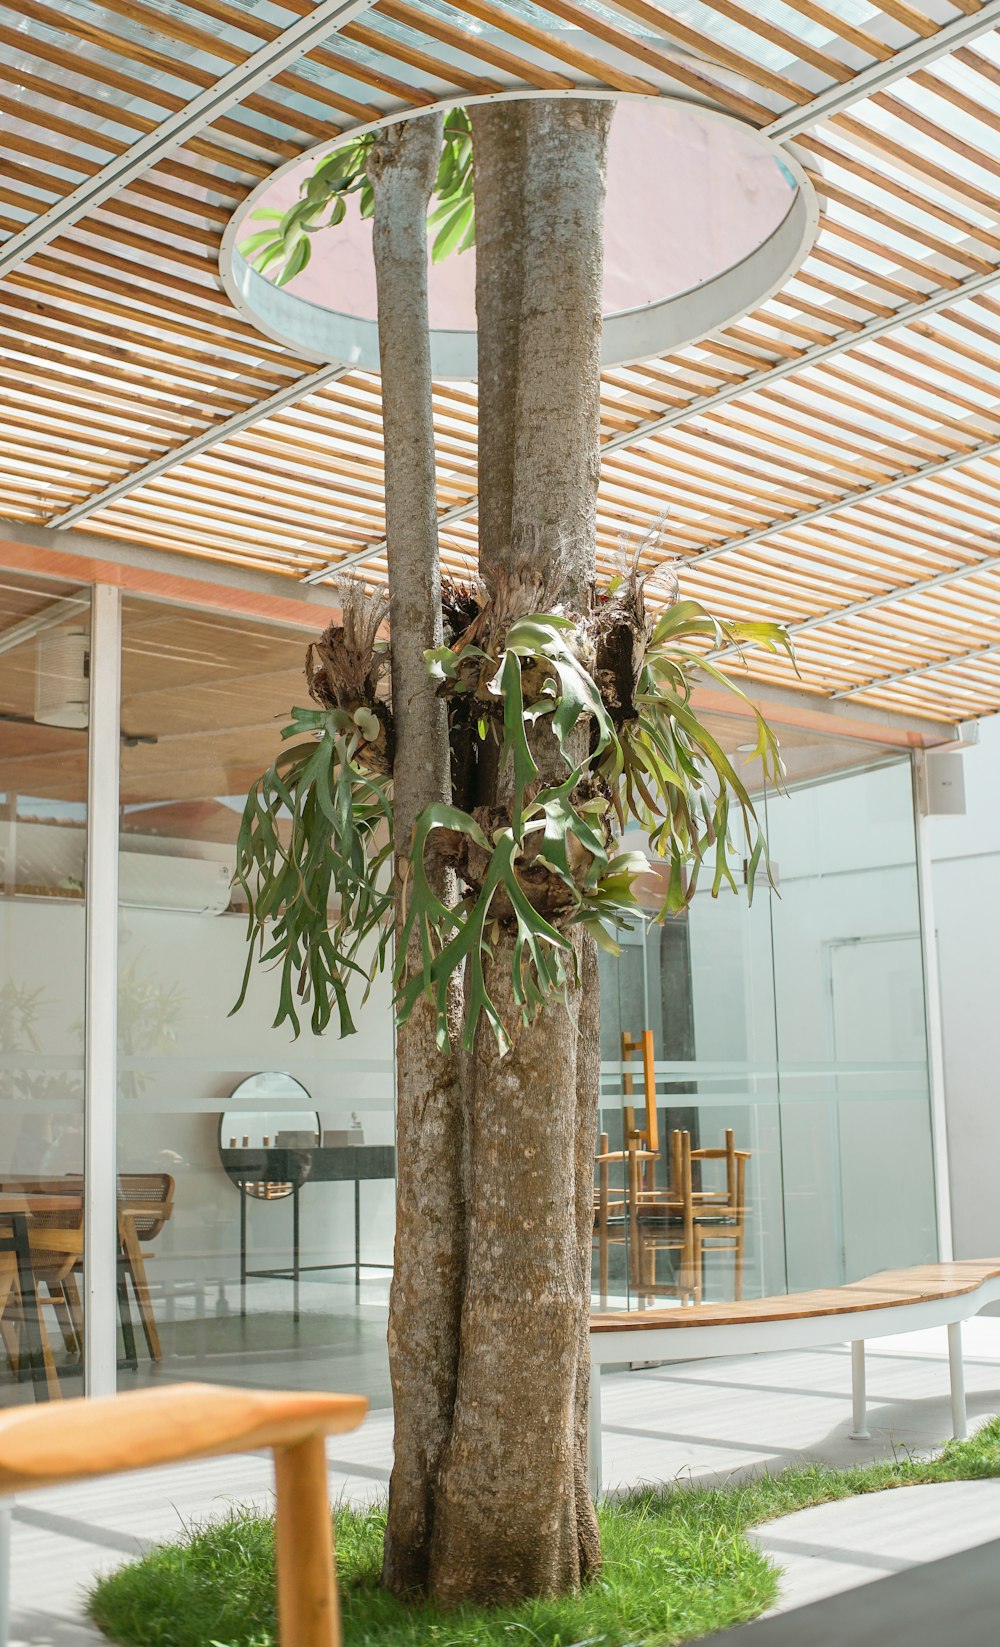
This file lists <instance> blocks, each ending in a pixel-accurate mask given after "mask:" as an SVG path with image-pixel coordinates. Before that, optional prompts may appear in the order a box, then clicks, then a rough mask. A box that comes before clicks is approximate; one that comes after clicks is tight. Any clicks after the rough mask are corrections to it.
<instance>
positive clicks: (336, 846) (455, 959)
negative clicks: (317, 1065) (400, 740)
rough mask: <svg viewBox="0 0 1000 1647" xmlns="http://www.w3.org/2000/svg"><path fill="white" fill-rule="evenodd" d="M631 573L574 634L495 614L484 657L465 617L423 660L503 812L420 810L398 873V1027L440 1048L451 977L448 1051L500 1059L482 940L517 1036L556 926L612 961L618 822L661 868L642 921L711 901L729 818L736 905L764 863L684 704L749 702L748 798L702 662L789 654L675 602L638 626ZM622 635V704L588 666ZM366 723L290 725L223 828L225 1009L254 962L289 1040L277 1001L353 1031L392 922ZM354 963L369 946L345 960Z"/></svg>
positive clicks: (555, 989) (353, 718) (566, 938)
mask: <svg viewBox="0 0 1000 1647" xmlns="http://www.w3.org/2000/svg"><path fill="white" fill-rule="evenodd" d="M648 541H649V539H648V538H646V539H643V540H642V543H641V545H640V547H642V546H644V545H645V544H646V543H648ZM638 558H639V557H638V552H636V554H635V555H634V556H633V558H632V563H631V566H630V567H627V568H626V570H625V573H624V574H623V576H622V577H621V578H619V579H617V580H615V582H614V583H613V585H612V586H611V587H610V588H609V590H608V591H606V592H605V594H604V599H603V602H600V601H599V603H598V606H597V608H596V610H595V613H594V614H592V615H591V616H589V617H587V618H574V617H571V616H569V615H567V614H565V613H561V612H554V613H553V612H547V613H546V612H541V613H534V614H532V615H530V616H527V617H522V618H519V619H517V620H516V621H514V622H511V623H509V624H507V620H506V616H504V617H502V618H501V619H500V620H499V625H498V626H499V627H500V628H501V629H504V628H505V632H504V633H503V635H502V640H501V641H500V643H499V644H496V643H494V644H491V625H490V621H489V619H490V608H489V603H488V602H486V603H485V605H484V606H483V607H482V608H481V609H480V610H479V612H478V614H477V615H476V617H475V618H474V621H473V623H472V624H471V625H470V628H469V630H468V631H467V636H468V637H469V638H463V637H458V638H457V639H456V640H455V641H454V644H453V645H451V646H441V647H438V648H436V649H435V650H434V651H432V652H428V653H427V654H426V657H427V668H428V676H429V678H430V680H431V681H432V682H434V683H435V685H436V689H437V691H438V692H439V693H440V694H442V695H443V696H445V697H446V698H448V699H450V700H452V703H453V705H454V709H455V711H456V714H457V712H458V711H459V707H460V706H461V715H462V724H463V726H464V727H465V728H466V731H467V735H469V736H471V737H473V738H474V739H477V740H478V741H479V743H480V744H483V743H485V742H486V741H487V740H491V739H492V740H495V741H496V743H497V744H499V757H498V759H499V768H500V783H501V791H500V792H501V793H503V795H504V796H505V800H504V804H503V806H502V807H493V808H486V807H474V808H473V809H472V810H465V809H463V808H462V807H460V806H457V805H453V806H445V805H441V804H438V805H435V806H432V807H428V808H426V809H425V810H424V811H423V812H422V813H421V814H420V816H419V817H418V819H417V822H416V825H415V828H414V833H413V839H412V841H411V842H410V843H409V853H408V856H407V857H405V858H403V857H402V855H401V864H402V874H403V880H402V905H401V907H402V913H401V924H400V930H399V934H398V939H397V942H396V962H395V968H394V981H395V986H396V1011H397V1016H398V1019H399V1021H400V1022H403V1021H405V1019H406V1018H407V1016H408V1015H409V1013H410V1012H411V1011H412V1010H413V1007H414V1005H415V1004H416V1002H417V1001H418V1000H419V999H420V998H421V996H426V997H427V998H428V999H429V1000H430V1001H431V1002H432V1003H433V1004H434V1007H435V1012H436V1019H437V1033H438V1039H439V1042H440V1043H441V1044H442V1046H443V1045H446V1044H447V1040H448V1028H447V1020H446V1013H445V1004H446V994H447V986H448V982H449V980H450V978H451V977H452V976H453V975H454V974H455V973H456V972H461V973H462V974H463V976H464V980H465V1003H466V1005H465V1018H464V1029H463V1036H462V1044H463V1046H465V1047H467V1048H468V1047H471V1045H472V1043H473V1040H474V1038H475V1035H476V1032H477V1028H478V1026H479V1023H480V1020H481V1019H485V1021H486V1023H487V1024H488V1026H489V1028H490V1029H491V1031H492V1033H493V1034H494V1035H495V1036H496V1038H497V1041H498V1043H499V1044H500V1046H501V1048H503V1047H504V1046H505V1045H506V1043H507V1036H508V1032H509V1027H510V1026H506V1025H504V1023H503V1021H502V1018H501V1015H500V1012H499V1010H498V1008H497V1006H496V1004H495V1002H494V1001H493V1000H492V999H491V998H490V995H489V991H488V987H487V982H486V970H485V960H486V958H487V957H488V956H489V954H490V953H491V945H492V944H493V943H494V942H495V939H496V936H497V935H498V933H499V931H500V929H501V927H503V928H505V929H506V930H507V931H508V932H510V933H511V935H512V938H513V959H512V973H513V976H512V986H513V995H514V999H515V1001H516V1003H517V1005H518V1008H519V1010H520V1012H521V1015H522V1017H523V1019H524V1020H525V1021H530V1019H531V1018H533V1017H534V1015H535V1014H536V1013H537V1011H538V1010H539V1008H540V1006H541V1005H542V1003H543V1002H544V1001H546V1000H547V999H549V998H552V997H554V996H558V995H559V994H560V993H565V991H566V989H567V987H568V985H569V984H570V982H571V981H572V980H573V978H574V977H575V971H576V964H577V963H576V957H577V950H576V948H575V946H574V943H573V928H574V927H582V928H583V929H584V930H585V931H587V932H589V933H590V934H591V935H592V936H593V937H594V938H595V939H596V940H597V942H599V943H600V944H601V945H602V946H603V947H604V948H605V949H608V950H610V951H611V952H612V953H617V952H618V946H617V943H616V936H615V935H616V932H617V931H618V930H619V929H620V928H621V926H622V925H623V924H627V923H628V922H630V921H635V920H643V919H647V918H649V916H648V911H647V909H646V908H645V907H644V906H643V904H642V903H641V902H640V898H639V895H638V889H637V885H636V883H637V882H638V881H639V880H640V878H641V877H642V876H643V875H644V874H646V873H648V868H649V866H648V863H647V860H646V858H645V857H644V856H643V855H642V854H639V853H628V852H621V851H618V850H616V846H615V843H616V838H617V837H618V836H619V835H620V833H621V832H622V831H623V830H624V829H625V828H626V826H627V825H629V824H638V825H639V826H640V827H641V828H642V829H643V831H644V832H645V834H646V836H647V838H648V840H649V844H650V848H651V850H652V852H653V853H654V854H656V855H658V856H659V857H661V858H662V859H664V860H665V861H666V864H667V866H668V873H667V877H666V892H665V895H664V897H663V900H662V903H661V906H660V908H659V910H658V911H657V912H656V915H655V916H654V917H653V918H655V919H657V920H664V919H666V918H667V916H668V915H670V914H671V913H673V912H675V911H677V910H679V909H682V908H683V907H684V906H685V905H686V904H687V903H688V902H689V901H690V899H691V897H692V896H693V894H694V891H695V888H696V886H697V884H698V879H699V875H700V872H701V870H702V867H703V865H704V864H705V863H706V861H707V860H710V861H711V863H712V884H711V891H712V895H713V896H716V895H718V893H719V891H720V890H721V888H722V887H723V886H724V885H728V886H730V887H732V888H733V889H734V890H735V889H736V885H737V882H736V877H735V876H734V873H733V869H732V864H731V854H732V852H733V845H732V841H731V834H730V823H731V819H732V818H733V817H734V816H738V817H739V818H740V819H741V821H742V824H743V826H744V829H745V831H746V837H747V841H748V843H749V847H750V852H749V860H748V863H747V866H746V882H747V887H748V892H749V894H750V896H751V897H752V895H753V887H754V882H755V879H756V876H757V874H758V872H759V870H760V868H761V865H762V863H763V864H764V865H765V866H766V846H765V842H764V837H763V833H762V830H761V827H760V823H759V820H758V818H757V813H756V810H755V808H754V803H753V798H752V796H751V795H750V792H749V790H748V788H747V787H746V784H745V783H744V781H743V779H742V778H741V776H740V774H739V772H738V771H737V770H736V768H735V766H734V765H733V763H732V762H731V760H730V758H729V756H728V755H727V754H726V753H725V751H724V750H723V749H722V747H721V745H720V744H719V743H718V741H717V740H716V738H715V737H714V736H713V735H712V733H711V731H710V730H709V728H708V727H707V726H706V725H705V723H704V721H703V720H702V719H701V718H700V716H699V715H698V712H697V710H696V708H695V705H694V701H693V696H692V690H693V684H694V682H695V681H696V680H697V678H698V676H699V675H700V674H706V675H708V676H709V677H710V678H711V679H712V680H713V681H715V682H716V683H718V684H720V685H721V686H723V687H724V688H725V689H726V690H727V691H729V692H731V693H733V695H734V696H735V697H736V698H737V699H738V700H740V702H741V704H742V705H743V706H744V707H746V706H749V708H750V710H751V712H752V714H753V716H754V720H755V726H756V734H757V738H756V745H755V749H754V755H755V756H756V757H757V758H758V759H759V761H760V763H761V770H762V774H763V777H764V779H765V781H767V782H771V783H774V784H780V779H781V775H782V766H781V760H780V755H779V752H778V745H777V741H776V738H775V736H774V733H773V732H772V730H771V728H770V727H769V726H768V725H767V723H766V721H765V720H764V718H763V717H762V716H761V715H760V713H759V712H758V711H757V710H756V709H755V708H754V706H753V705H752V704H751V703H750V700H749V699H748V698H747V696H746V694H745V693H744V692H743V691H742V689H741V688H740V687H739V686H738V685H737V684H736V683H735V682H734V681H732V680H731V679H730V678H729V676H728V675H727V674H725V673H724V672H723V671H722V670H721V669H719V668H718V666H717V665H716V664H715V663H714V662H713V661H712V660H711V658H709V657H708V656H707V655H706V650H707V649H708V648H711V647H716V646H720V645H725V646H728V647H737V648H739V647H740V646H741V645H742V644H744V643H748V642H752V643H753V644H754V645H756V646H762V647H765V648H767V649H769V650H771V651H777V650H783V651H785V652H787V653H788V654H789V655H791V648H790V644H789V642H788V639H787V636H786V635H785V633H784V631H783V630H782V629H781V628H780V627H779V626H777V625H774V624H763V623H754V624H741V623H732V622H726V621H723V620H720V619H717V618H714V617H712V616H711V614H710V613H708V612H707V611H706V610H705V609H704V607H702V606H700V605H699V604H698V603H697V602H695V601H690V600H677V599H675V600H674V601H673V604H671V605H668V606H667V607H666V608H665V609H664V610H663V611H662V612H661V613H660V615H659V616H658V617H656V618H655V620H650V619H647V617H646V615H645V611H644V608H643V603H642V586H643V581H644V580H643V579H642V578H641V577H640V576H639V575H638V571H637V567H638ZM372 634H374V628H373V629H372ZM623 634H624V638H625V641H626V642H627V646H626V647H625V651H628V649H629V648H631V649H632V650H631V652H630V654H629V655H630V656H631V657H632V659H633V661H632V663H630V665H629V669H628V676H629V678H628V679H627V680H626V682H625V683H624V686H623V684H622V682H621V681H620V680H619V681H618V682H617V684H616V683H614V682H612V681H611V679H610V675H609V673H608V671H607V670H604V669H602V667H601V660H602V659H606V658H607V656H608V655H609V651H608V646H607V641H608V637H609V635H610V636H611V637H612V639H613V640H614V641H615V643H616V647H617V653H616V655H618V656H621V655H623V652H622V647H621V646H620V645H618V644H617V643H618V642H620V641H621V639H622V635H623ZM473 636H474V637H475V638H474V639H473V638H471V637H473ZM480 642H482V643H483V644H480ZM612 650H614V648H612ZM376 707H377V708H378V710H379V713H380V715H381V723H380V722H379V721H378V720H376V718H375V715H374V713H373V711H372V709H371V708H370V707H365V705H362V706H361V707H359V708H358V709H357V710H356V711H355V712H354V714H353V715H352V714H351V713H350V712H349V710H347V709H344V708H323V709H319V710H303V709H297V710H294V711H293V712H292V724H291V725H290V726H288V727H287V728H286V729H285V731H284V733H283V734H282V735H283V737H285V738H289V737H294V736H296V735H300V734H302V733H306V734H311V737H310V739H309V741H307V742H305V743H298V744H296V745H295V746H294V747H293V748H291V749H290V750H286V751H283V752H282V754H281V755H279V757H278V759H277V760H276V761H275V762H274V764H273V765H272V766H271V767H270V768H269V770H268V772H266V773H265V774H264V776H263V777H262V778H261V779H259V780H258V782H257V783H256V784H255V785H254V787H253V789H252V790H251V792H250V795H249V797H248V800H247V805H246V809H245V812H244V818H243V824H242V828H241V831H240V836H239V845H238V866H237V872H236V879H237V881H238V882H239V884H240V885H241V886H242V888H243V890H244V893H245V894H246V897H247V900H248V905H249V911H250V918H249V935H250V938H251V940H252V943H251V950H250V954H249V956H248V960H247V967H246V972H245V975H244V980H243V989H242V991H241V994H240V1001H239V1002H238V1003H237V1004H238V1005H240V1004H242V1002H243V1000H244V999H245V996H246V991H247V987H248V984H249V979H250V976H251V972H252V968H253V963H254V959H255V956H256V954H257V953H258V952H259V955H260V959H261V960H262V961H264V962H273V963H275V964H276V965H277V966H278V967H279V969H280V989H279V1007H278V1015H277V1018H276V1020H275V1022H276V1023H279V1024H280V1023H282V1022H285V1021H288V1022H289V1023H290V1024H291V1025H292V1028H293V1030H294V1032H295V1033H296V1034H297V1033H298V1032H299V1027H300V1026H299V1018H298V1013H297V1010H296V1000H297V999H299V1000H302V1001H306V1002H308V1001H309V1000H310V999H311V1002H312V1010H311V1025H312V1028H313V1031H314V1032H316V1033H320V1032H322V1030H323V1029H325V1028H326V1027H327V1025H328V1023H329V1022H330V1020H331V1018H332V1016H333V1012H334V1009H335V1008H336V1009H337V1012H338V1015H339V1025H340V1033H341V1034H342V1035H345V1034H350V1033H352V1031H353V1029H354V1024H353V1020H352V1018H351V1012H350V1005H349V998H348V997H349V991H350V987H351V985H352V984H353V983H355V982H356V981H357V982H359V983H360V984H362V985H363V986H364V993H365V994H367V990H368V988H370V985H371V981H372V979H373V978H374V976H375V975H376V974H377V972H378V971H380V970H381V969H382V968H383V967H384V966H385V964H386V961H387V956H388V950H389V947H390V943H391V939H392V936H393V925H394V899H393V891H392V885H391V863H392V853H393V833H392V831H393V811H392V787H391V777H390V776H389V775H387V773H386V758H385V751H386V748H387V747H390V746H391V710H390V709H389V707H388V706H385V705H383V704H381V703H377V704H376ZM470 708H471V710H472V713H471V714H470V713H469V709H470ZM453 724H455V722H454V720H453ZM546 726H547V727H548V728H549V729H550V733H551V739H552V740H554V745H555V748H556V750H557V751H558V758H559V761H560V762H561V764H562V766H563V768H564V771H563V773H562V774H561V776H560V777H559V778H558V780H557V781H554V782H553V781H551V779H549V781H546V780H543V779H542V778H540V775H539V767H538V762H537V761H536V758H535V753H534V752H533V746H534V748H535V749H537V747H538V738H539V735H540V733H542V732H544V729H545V727H546ZM386 729H387V730H388V733H389V734H390V736H389V737H388V739H387V737H386V736H385V732H386ZM316 739H318V740H319V741H318V743H317V742H316V741H314V740H316ZM376 743H377V747H376ZM432 857H436V858H437V860H438V861H439V862H445V863H448V864H450V865H451V866H452V867H453V868H454V869H455V871H456V873H457V875H458V877H459V879H460V882H461V883H462V884H463V885H464V888H465V892H464V896H463V897H462V898H461V900H460V902H459V903H457V904H456V905H454V906H451V907H450V906H449V905H447V904H445V903H444V902H443V901H442V900H441V899H440V898H439V897H438V895H437V893H436V892H435V891H434V887H433V884H432V881H433V877H432V876H431V875H430V874H429V872H428V871H429V863H430V860H431V858H432ZM367 945H371V950H370V952H369V951H368V950H367V949H365V953H364V955H362V950H363V949H364V948H365V946H367ZM234 1010H236V1009H235V1008H234Z"/></svg>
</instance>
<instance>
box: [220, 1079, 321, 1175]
mask: <svg viewBox="0 0 1000 1647" xmlns="http://www.w3.org/2000/svg"><path fill="white" fill-rule="evenodd" d="M310 1103H311V1099H310V1096H309V1093H308V1092H307V1091H306V1089H305V1087H304V1086H303V1085H302V1083H301V1081H296V1080H295V1078H294V1076H292V1075H283V1074H279V1073H278V1072H276V1071H266V1072H262V1073H261V1074H259V1075H248V1076H247V1078H246V1080H244V1081H241V1082H240V1083H239V1085H238V1086H237V1087H235V1088H234V1090H233V1091H232V1093H231V1094H230V1097H229V1108H227V1109H226V1110H224V1111H223V1113H222V1115H221V1116H220V1117H219V1153H220V1155H221V1157H222V1164H223V1166H224V1167H225V1169H226V1172H227V1173H228V1174H229V1176H230V1178H232V1179H233V1180H234V1182H236V1183H239V1184H242V1186H243V1188H244V1190H245V1192H246V1194H247V1195H252V1196H253V1197H254V1198H255V1199H257V1200H264V1201H278V1200H282V1199H283V1198H284V1197H285V1196H286V1195H290V1194H291V1193H292V1190H293V1189H294V1187H295V1185H296V1184H301V1183H303V1182H304V1181H305V1179H306V1178H308V1176H309V1170H310V1167H311V1165H312V1159H311V1156H310V1154H309V1152H310V1151H311V1150H314V1149H316V1148H318V1146H319V1143H320V1130H321V1129H320V1119H319V1115H318V1113H317V1111H316V1110H315V1109H312V1108H310V1107H309V1106H310Z"/></svg>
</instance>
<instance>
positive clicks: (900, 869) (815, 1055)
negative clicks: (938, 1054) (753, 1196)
mask: <svg viewBox="0 0 1000 1647" xmlns="http://www.w3.org/2000/svg"><path fill="white" fill-rule="evenodd" d="M768 826H769V831H770V836H771V842H772V850H773V852H774V856H775V859H776V861H777V863H778V865H779V872H780V890H781V896H780V898H776V899H775V900H774V902H773V907H772V920H773V928H774V967H775V981H776V1001H777V1012H778V1045H779V1049H780V1064H779V1074H780V1082H781V1123H782V1152H783V1160H784V1168H785V1217H786V1224H787V1230H788V1285H789V1288H790V1289H791V1290H795V1289H796V1288H800V1287H810V1286H821V1285H827V1284H830V1283H837V1282H841V1281H845V1280H847V1281H852V1280H856V1279H858V1278H859V1277H861V1276H863V1275H871V1274H873V1273H875V1272H876V1271H878V1270H880V1269H888V1268H890V1267H893V1266H896V1265H904V1264H918V1263H922V1262H924V1261H926V1260H929V1259H933V1258H935V1257H936V1256H937V1229H936V1224H935V1217H934V1168H933V1157H932V1150H931V1132H930V1091H929V1084H928V1077H927V1046H926V1035H925V1020H924V985H923V959H922V949H921V938H920V911H919V897H918V887H917V867H916V839H915V834H914V821H913V796H912V783H911V775H910V765H909V762H908V761H906V760H902V761H900V760H896V761H893V762H891V763H889V764H886V765H883V766H881V767H880V768H877V769H875V770H869V771H863V772H856V773H851V774H846V775H843V776H840V777H838V778H836V779H834V780H833V781H831V782H828V783H824V784H819V785H815V786H813V787H811V788H806V789H797V790H795V791H793V792H792V794H790V795H789V796H786V797H783V798H779V799H774V798H770V799H769V801H768Z"/></svg>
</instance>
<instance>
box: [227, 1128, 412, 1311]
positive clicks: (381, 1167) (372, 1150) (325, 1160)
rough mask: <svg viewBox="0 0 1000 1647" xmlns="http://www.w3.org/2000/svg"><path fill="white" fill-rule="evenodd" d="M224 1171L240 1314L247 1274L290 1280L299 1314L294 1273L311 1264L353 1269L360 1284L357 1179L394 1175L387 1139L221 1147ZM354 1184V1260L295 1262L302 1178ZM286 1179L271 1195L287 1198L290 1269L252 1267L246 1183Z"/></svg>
mask: <svg viewBox="0 0 1000 1647" xmlns="http://www.w3.org/2000/svg"><path fill="white" fill-rule="evenodd" d="M219 1155H220V1156H221V1159H222V1165H223V1166H224V1168H225V1170H226V1173H227V1174H228V1176H229V1178H230V1179H231V1180H232V1182H233V1183H234V1184H235V1185H236V1187H237V1189H238V1190H239V1192H240V1314H241V1315H242V1316H245V1315H246V1312H247V1288H246V1284H247V1278H248V1276H271V1277H276V1278H279V1279H282V1280H291V1281H292V1282H293V1283H294V1288H295V1296H294V1305H293V1319H294V1320H296V1321H297V1320H298V1319H299V1277H300V1275H303V1274H305V1273H306V1272H308V1271H310V1270H351V1269H352V1270H353V1271H354V1287H355V1292H357V1291H359V1289H360V1286H361V1185H362V1182H363V1181H365V1180H367V1179H387V1178H389V1179H393V1178H395V1176H396V1151H395V1149H394V1148H393V1146H392V1145H391V1144H350V1145H344V1146H338V1147H335V1148H327V1147H324V1146H321V1145H313V1146H309V1147H306V1148H299V1149H287V1148H275V1147H273V1146H270V1147H267V1148H249V1149H220V1150H219ZM308 1183H311V1184H350V1183H353V1185H354V1261H353V1263H352V1262H350V1261H347V1262H346V1263H339V1264H301V1263H300V1262H299V1194H300V1192H301V1190H302V1186H303V1184H308ZM251 1184H253V1185H256V1184H274V1185H282V1186H284V1185H287V1186H289V1188H288V1189H286V1190H285V1192H284V1194H279V1195H278V1196H276V1197H275V1199H280V1200H287V1199H290V1200H291V1203H292V1267H291V1269H287V1268H285V1269H267V1270H251V1269H248V1268H247V1201H248V1200H252V1199H263V1197H260V1196H254V1195H252V1194H251V1192H250V1191H249V1190H248V1185H251ZM365 1267H366V1269H375V1270H391V1269H392V1265H391V1264H368V1265H366V1266H365Z"/></svg>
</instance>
